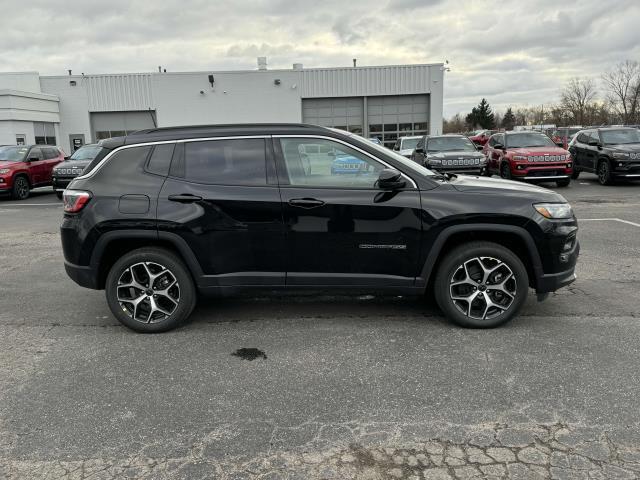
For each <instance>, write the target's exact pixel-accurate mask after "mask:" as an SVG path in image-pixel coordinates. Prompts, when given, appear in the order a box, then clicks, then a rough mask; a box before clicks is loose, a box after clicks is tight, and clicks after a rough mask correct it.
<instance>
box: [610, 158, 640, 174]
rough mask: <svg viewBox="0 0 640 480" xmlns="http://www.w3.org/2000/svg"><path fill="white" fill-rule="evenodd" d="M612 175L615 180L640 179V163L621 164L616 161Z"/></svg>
mask: <svg viewBox="0 0 640 480" xmlns="http://www.w3.org/2000/svg"><path fill="white" fill-rule="evenodd" d="M611 173H612V175H613V176H614V177H615V178H628V179H634V178H637V179H640V162H637V161H631V162H619V161H617V160H614V161H613V169H612V171H611Z"/></svg>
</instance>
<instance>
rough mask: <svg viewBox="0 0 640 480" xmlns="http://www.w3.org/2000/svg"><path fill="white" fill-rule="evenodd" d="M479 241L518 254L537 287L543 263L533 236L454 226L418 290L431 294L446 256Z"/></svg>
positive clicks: (435, 250) (436, 246)
mask: <svg viewBox="0 0 640 480" xmlns="http://www.w3.org/2000/svg"><path fill="white" fill-rule="evenodd" d="M477 240H484V241H489V242H494V243H497V244H498V245H502V246H504V247H506V248H508V249H509V250H511V251H512V252H514V253H515V254H516V255H517V256H518V257H519V258H520V259H521V260H522V263H524V266H525V268H526V269H527V274H528V276H529V286H531V287H532V288H536V287H537V285H538V279H539V278H540V277H541V276H542V272H543V268H542V261H541V259H540V254H539V253H538V249H537V248H536V245H535V243H534V241H533V238H532V237H531V235H530V234H529V232H527V230H525V229H524V228H523V227H519V226H515V225H494V224H465V225H453V226H450V227H447V228H445V229H444V230H443V231H442V232H440V234H439V235H438V237H437V238H436V240H435V241H434V243H433V246H432V247H431V250H430V251H429V253H428V255H427V258H426V260H425V263H424V265H423V267H422V271H421V273H420V276H419V277H418V279H417V284H418V286H422V287H424V288H425V290H426V291H430V290H431V289H432V288H433V281H434V279H435V273H436V272H437V271H438V268H439V266H440V263H441V262H442V259H443V257H444V255H446V253H447V252H449V251H451V250H452V249H453V248H455V247H457V246H459V245H462V244H464V243H468V242H471V241H477Z"/></svg>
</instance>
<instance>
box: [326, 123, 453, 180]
mask: <svg viewBox="0 0 640 480" xmlns="http://www.w3.org/2000/svg"><path fill="white" fill-rule="evenodd" d="M331 130H333V131H334V132H337V133H340V134H341V135H344V136H347V137H349V139H350V140H351V141H352V142H354V143H356V144H358V145H359V146H363V147H369V148H373V149H374V150H376V151H378V152H380V153H381V154H382V155H383V157H382V158H384V155H387V156H390V157H393V159H394V160H395V161H396V162H398V163H400V164H402V166H403V167H406V168H407V170H410V171H411V173H415V174H418V175H421V176H423V177H432V176H437V177H440V176H441V175H440V174H439V173H435V172H432V171H431V170H429V169H428V168H425V167H423V166H422V165H420V164H419V163H418V162H414V161H413V160H409V159H408V158H406V157H403V156H402V155H400V154H399V153H396V152H394V151H393V150H390V149H388V148H387V147H383V146H382V145H377V144H375V143H372V142H367V143H366V144H365V143H364V142H366V140H364V139H362V140H361V139H360V138H359V137H358V136H357V135H354V134H353V133H348V132H344V131H342V130H337V129H335V128H332V129H331Z"/></svg>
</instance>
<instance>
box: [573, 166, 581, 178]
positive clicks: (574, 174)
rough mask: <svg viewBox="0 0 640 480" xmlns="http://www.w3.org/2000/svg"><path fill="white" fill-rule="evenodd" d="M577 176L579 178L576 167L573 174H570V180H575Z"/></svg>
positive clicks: (578, 171)
mask: <svg viewBox="0 0 640 480" xmlns="http://www.w3.org/2000/svg"><path fill="white" fill-rule="evenodd" d="M579 176H580V170H578V169H577V168H576V167H573V172H571V179H572V180H577V179H578V177H579Z"/></svg>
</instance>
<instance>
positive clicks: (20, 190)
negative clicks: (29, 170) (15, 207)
mask: <svg viewBox="0 0 640 480" xmlns="http://www.w3.org/2000/svg"><path fill="white" fill-rule="evenodd" d="M11 193H12V196H13V198H15V199H16V200H26V199H27V198H29V181H28V180H27V179H26V178H25V177H23V176H20V177H18V178H16V179H15V180H14V181H13V191H12V192H11Z"/></svg>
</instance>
